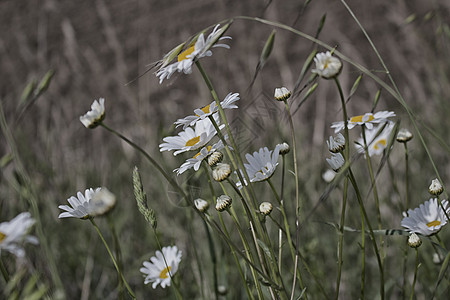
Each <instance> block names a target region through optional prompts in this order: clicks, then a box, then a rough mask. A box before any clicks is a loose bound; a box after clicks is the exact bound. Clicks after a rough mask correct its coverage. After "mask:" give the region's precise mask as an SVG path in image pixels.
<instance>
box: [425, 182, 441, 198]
mask: <svg viewBox="0 0 450 300" xmlns="http://www.w3.org/2000/svg"><path fill="white" fill-rule="evenodd" d="M428 191H429V192H430V194H431V195H435V196H438V195H440V194H442V192H443V191H444V188H443V187H442V185H441V183H440V182H439V180H438V179H437V178H436V179H433V180H432V181H431V185H430V187H429V188H428Z"/></svg>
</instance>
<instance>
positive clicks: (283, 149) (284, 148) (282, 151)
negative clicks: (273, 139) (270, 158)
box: [278, 142, 291, 155]
mask: <svg viewBox="0 0 450 300" xmlns="http://www.w3.org/2000/svg"><path fill="white" fill-rule="evenodd" d="M278 145H279V146H280V154H281V155H286V154H288V153H289V151H291V148H290V147H289V144H288V143H286V142H284V143H282V144H278Z"/></svg>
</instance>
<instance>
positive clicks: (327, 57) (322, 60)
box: [312, 51, 342, 79]
mask: <svg viewBox="0 0 450 300" xmlns="http://www.w3.org/2000/svg"><path fill="white" fill-rule="evenodd" d="M314 62H315V63H316V68H315V69H313V70H312V72H313V73H316V74H317V75H319V76H321V77H322V78H325V79H331V78H334V77H336V76H338V75H339V73H340V72H341V70H342V62H341V61H340V59H339V58H337V57H335V56H333V55H332V54H331V52H330V51H327V52H325V53H324V52H321V53H317V54H316V57H314Z"/></svg>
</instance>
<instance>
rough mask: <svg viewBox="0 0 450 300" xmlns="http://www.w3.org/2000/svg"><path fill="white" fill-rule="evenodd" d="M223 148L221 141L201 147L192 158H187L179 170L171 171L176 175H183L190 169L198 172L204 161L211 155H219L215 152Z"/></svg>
mask: <svg viewBox="0 0 450 300" xmlns="http://www.w3.org/2000/svg"><path fill="white" fill-rule="evenodd" d="M223 147H224V146H223V143H222V141H219V142H217V143H215V144H214V145H212V146H206V147H203V148H202V149H201V150H200V152H198V153H197V154H195V155H194V157H193V158H188V159H187V160H186V161H185V162H184V163H183V164H182V165H181V166H180V167H179V168H177V169H175V170H173V171H174V172H177V175H180V174H183V173H184V172H186V171H187V170H189V169H192V168H194V170H195V171H198V169H199V168H200V165H201V164H202V161H203V160H204V159H206V158H208V157H209V156H210V155H212V154H213V153H220V152H217V150H220V149H223Z"/></svg>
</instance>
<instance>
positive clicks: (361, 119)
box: [350, 115, 374, 123]
mask: <svg viewBox="0 0 450 300" xmlns="http://www.w3.org/2000/svg"><path fill="white" fill-rule="evenodd" d="M363 118H364V115H361V116H355V117H352V118H351V119H350V123H357V122H362V121H363ZM373 119H374V117H373V115H369V118H368V119H367V120H365V121H364V122H370V121H372V120H373Z"/></svg>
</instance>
